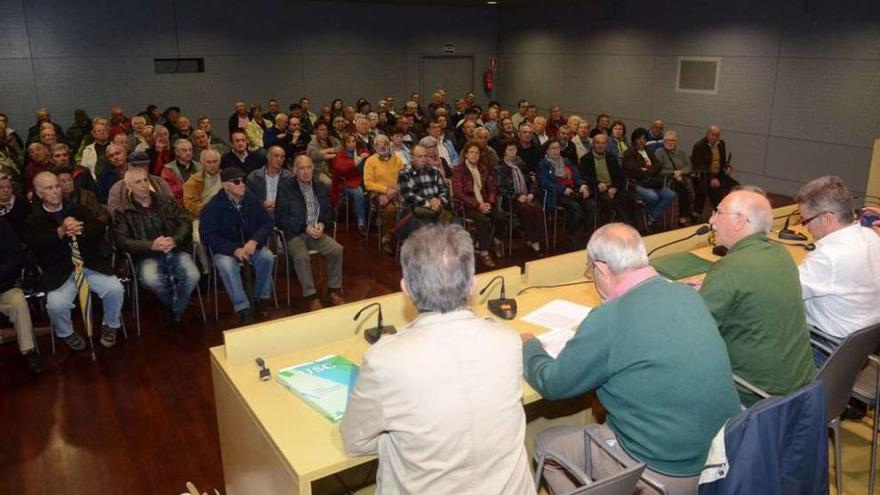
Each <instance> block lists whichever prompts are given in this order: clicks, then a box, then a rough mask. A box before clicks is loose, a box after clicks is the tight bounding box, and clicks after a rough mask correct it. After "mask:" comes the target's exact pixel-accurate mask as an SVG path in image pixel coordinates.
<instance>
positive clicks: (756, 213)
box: [732, 184, 773, 234]
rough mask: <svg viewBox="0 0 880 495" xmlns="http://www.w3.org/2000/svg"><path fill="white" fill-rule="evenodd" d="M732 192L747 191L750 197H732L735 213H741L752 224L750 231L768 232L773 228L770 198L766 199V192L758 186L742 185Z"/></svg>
mask: <svg viewBox="0 0 880 495" xmlns="http://www.w3.org/2000/svg"><path fill="white" fill-rule="evenodd" d="M733 192H734V193H737V192H740V193H747V194H748V196H751V198H750V199H743V198H742V197H736V196H735V197H734V198H733V201H732V203H733V205H732V206H733V209H734V210H735V212H736V213H740V214H742V215H743V216H744V217H745V219H746V222H747V223H748V224H749V225H751V226H752V232H753V233H756V234H757V233H758V232H763V233H765V234H767V233H769V232H770V229H772V228H773V208H772V207H771V206H770V200H769V199H767V193H766V192H764V190H763V189H761V188H760V187H758V186H752V185H748V184H746V185H742V186H737V187H735V188H734V189H733Z"/></svg>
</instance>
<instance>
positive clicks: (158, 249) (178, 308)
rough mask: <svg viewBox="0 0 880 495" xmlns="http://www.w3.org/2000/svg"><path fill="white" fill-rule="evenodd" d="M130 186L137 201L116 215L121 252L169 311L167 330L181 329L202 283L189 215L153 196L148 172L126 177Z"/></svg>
mask: <svg viewBox="0 0 880 495" xmlns="http://www.w3.org/2000/svg"><path fill="white" fill-rule="evenodd" d="M218 162H219V160H218ZM125 186H126V188H128V191H129V193H130V194H131V199H132V200H131V202H129V203H128V204H127V205H125V206H124V207H123V208H122V209H121V210H119V211H117V212H116V213H115V214H114V215H113V235H114V238H115V239H116V246H117V247H118V248H119V249H121V250H122V251H126V252H128V253H130V254H131V255H132V257H133V258H134V262H135V264H136V265H137V272H138V278H139V279H140V281H141V283H142V284H143V285H144V286H146V287H147V288H148V289H150V290H151V291H152V292H153V293H154V294H156V297H158V298H159V301H160V302H161V303H162V306H164V308H165V323H166V326H177V325H179V324H180V319H181V316H182V315H183V312H184V311H186V308H187V307H188V306H189V301H190V297H191V296H192V291H193V289H195V287H196V284H197V283H198V282H199V269H198V268H197V267H196V264H195V262H193V259H192V257H191V256H190V254H189V250H190V245H191V240H192V226H191V224H190V220H189V215H188V214H187V213H186V210H184V209H183V208H181V207H180V206H179V205H178V204H177V203H175V202H174V200H173V199H171V198H169V197H167V196H161V195H158V194H156V193H154V192H152V191H150V181H149V180H148V178H147V171H146V170H144V169H143V168H132V169H129V170H128V171H126V172H125Z"/></svg>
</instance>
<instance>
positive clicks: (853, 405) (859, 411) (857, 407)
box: [840, 399, 868, 421]
mask: <svg viewBox="0 0 880 495" xmlns="http://www.w3.org/2000/svg"><path fill="white" fill-rule="evenodd" d="M867 414H868V405H867V404H865V403H864V402H862V401H860V400H858V399H850V400H849V403H848V404H847V405H846V409H844V411H843V414H841V415H840V417H841V418H842V419H848V420H851V421H861V420H862V419H864V417H865V416H867Z"/></svg>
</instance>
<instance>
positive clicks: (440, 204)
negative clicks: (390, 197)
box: [397, 144, 452, 239]
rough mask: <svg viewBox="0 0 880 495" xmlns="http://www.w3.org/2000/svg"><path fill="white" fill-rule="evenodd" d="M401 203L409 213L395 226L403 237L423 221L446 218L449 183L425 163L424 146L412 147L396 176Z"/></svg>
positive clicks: (444, 220) (448, 216) (450, 215)
mask: <svg viewBox="0 0 880 495" xmlns="http://www.w3.org/2000/svg"><path fill="white" fill-rule="evenodd" d="M397 184H398V187H399V188H400V197H401V200H402V202H403V206H404V207H405V208H406V209H407V210H408V211H409V212H410V213H412V219H411V220H410V221H409V222H407V223H406V224H405V226H404V227H403V228H404V229H405V232H401V231H399V230H398V238H400V239H406V237H407V236H408V235H409V233H411V232H412V231H414V230H417V229H418V228H419V227H421V226H422V225H425V224H426V223H434V222H437V221H443V222H447V223H448V222H450V221H451V220H452V212H451V211H450V210H449V206H450V201H449V186H448V185H447V184H446V181H445V180H443V176H442V175H441V174H440V172H439V171H438V170H437V169H436V168H434V167H432V166H430V165H428V160H427V150H426V149H425V147H424V146H422V145H420V144H417V145H416V146H415V147H414V148H413V150H412V161H411V163H410V165H409V166H407V167H406V168H404V169H403V170H401V171H400V174H399V175H398V176H397Z"/></svg>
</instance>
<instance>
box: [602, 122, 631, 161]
mask: <svg viewBox="0 0 880 495" xmlns="http://www.w3.org/2000/svg"><path fill="white" fill-rule="evenodd" d="M597 129H598V126H597ZM609 137H610V139H609V141H608V153H610V154H611V155H613V156H614V158H616V159H617V162H618V163H623V155H624V153H626V151H627V150H628V149H629V145H627V144H626V124H624V123H623V122H622V121H620V120H615V121H614V123H613V124H612V125H611V133H610V134H609Z"/></svg>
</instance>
